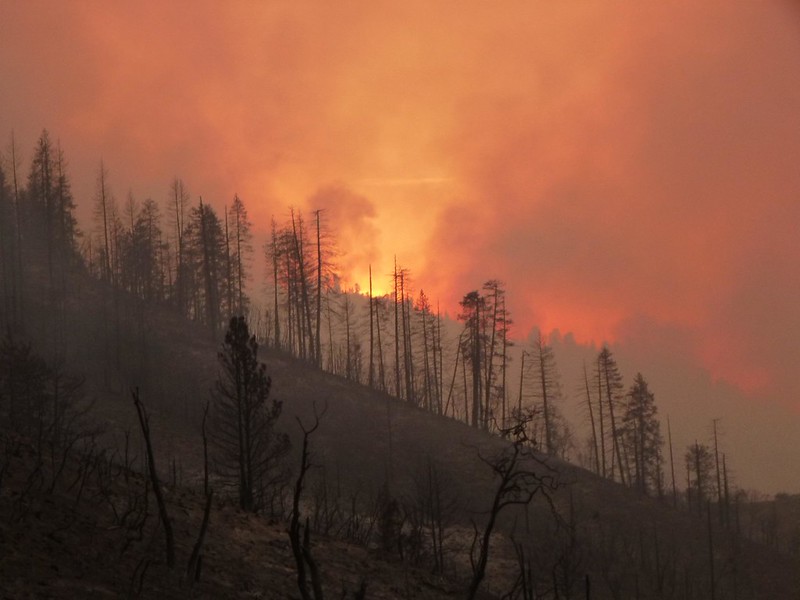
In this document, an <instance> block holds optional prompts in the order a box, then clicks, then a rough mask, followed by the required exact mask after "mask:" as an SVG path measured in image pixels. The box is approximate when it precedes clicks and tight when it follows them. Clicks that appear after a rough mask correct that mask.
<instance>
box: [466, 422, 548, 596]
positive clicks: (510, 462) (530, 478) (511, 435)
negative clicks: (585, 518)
mask: <svg viewBox="0 0 800 600" xmlns="http://www.w3.org/2000/svg"><path fill="white" fill-rule="evenodd" d="M532 419H533V414H532V413H531V412H527V413H525V414H523V415H519V416H518V418H517V420H516V422H515V423H514V424H513V425H512V426H510V427H508V428H506V429H502V430H501V431H500V433H501V435H502V436H503V437H505V438H508V439H510V440H511V443H510V444H509V445H507V446H506V447H505V448H503V450H502V451H501V452H499V453H498V454H497V455H495V456H493V457H484V456H481V455H480V454H479V458H480V460H481V462H483V463H484V464H485V465H486V466H487V467H489V468H490V469H491V471H492V473H493V475H494V477H495V480H496V481H498V483H497V486H496V487H495V492H494V496H493V498H492V505H491V507H490V508H489V510H488V511H487V512H488V516H487V521H486V524H485V525H484V527H483V531H482V532H481V531H480V530H479V529H478V526H477V525H475V524H474V523H473V526H474V528H475V534H474V537H473V540H472V548H471V550H470V564H471V565H472V580H471V581H470V585H469V589H468V592H467V598H468V599H470V600H472V598H475V596H476V594H477V593H478V588H479V587H480V584H481V582H482V581H483V578H484V576H485V575H486V566H487V564H488V561H489V541H490V540H491V536H492V532H493V531H494V528H495V525H496V524H497V519H498V517H499V515H500V513H501V512H503V510H504V509H506V508H508V507H509V506H515V505H516V506H526V505H528V504H530V503H531V501H532V500H533V498H534V496H536V495H537V494H542V495H544V496H545V497H547V498H548V499H549V493H550V492H552V491H555V490H556V489H557V487H558V485H559V481H558V473H557V472H556V471H554V470H553V468H552V467H550V466H548V465H547V464H546V463H544V462H542V461H541V460H540V459H538V458H537V457H536V454H535V453H534V451H533V448H532V445H531V440H530V439H529V438H528V434H527V431H528V427H529V425H530V422H531V420H532Z"/></svg>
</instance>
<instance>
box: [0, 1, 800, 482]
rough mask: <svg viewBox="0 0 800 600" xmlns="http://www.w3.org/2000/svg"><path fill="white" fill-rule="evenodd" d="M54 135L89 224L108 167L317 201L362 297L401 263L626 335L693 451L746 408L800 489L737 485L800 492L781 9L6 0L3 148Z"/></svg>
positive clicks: (453, 301)
mask: <svg viewBox="0 0 800 600" xmlns="http://www.w3.org/2000/svg"><path fill="white" fill-rule="evenodd" d="M190 7H191V8H190ZM44 127H46V128H48V129H49V130H50V132H51V134H52V135H53V136H55V137H57V138H59V139H60V140H61V143H62V146H63V148H64V150H65V153H66V156H67V159H68V160H69V162H70V173H71V175H72V178H73V183H74V187H75V191H76V193H77V196H78V197H77V199H78V202H79V203H80V204H81V205H82V207H83V210H84V214H86V215H88V214H89V210H88V207H89V206H90V205H91V198H92V194H93V189H94V179H95V175H96V172H97V167H98V163H99V161H100V158H101V157H102V158H103V160H104V161H105V164H106V165H107V167H108V168H109V170H110V180H111V183H112V186H113V189H114V190H115V192H116V194H117V196H118V197H119V198H124V197H125V196H126V195H127V193H128V191H129V190H131V191H132V192H133V193H134V194H135V195H136V196H137V197H138V198H140V199H143V198H145V197H147V196H152V197H153V198H155V199H157V200H163V199H164V198H165V197H166V194H167V189H168V186H169V183H170V181H171V179H172V178H173V177H175V176H179V177H182V178H183V179H184V180H185V182H186V183H187V185H188V187H189V189H190V191H191V192H192V194H193V196H194V197H196V196H197V195H202V196H203V197H204V199H206V200H208V201H211V202H212V203H214V204H216V205H217V206H219V207H221V206H222V205H223V203H224V202H229V201H230V199H231V198H232V197H233V194H234V193H235V192H238V193H239V194H240V195H241V197H242V198H243V199H244V201H245V203H246V205H247V206H248V208H249V210H250V213H251V216H252V217H253V219H254V220H255V221H256V223H257V225H258V227H259V228H260V229H262V230H264V229H265V228H266V226H267V224H268V221H269V218H270V216H271V215H273V214H275V215H276V216H278V217H279V218H282V217H283V216H284V215H285V214H287V210H288V209H287V207H288V206H289V205H295V206H298V207H307V208H319V207H324V208H326V211H327V212H326V214H327V215H328V218H329V220H330V223H331V225H332V228H333V229H334V230H335V231H338V232H340V233H339V235H338V237H339V243H340V246H341V250H342V251H343V256H342V258H341V261H340V262H341V265H342V267H343V269H344V270H346V271H349V273H348V275H349V278H350V279H351V280H352V281H359V282H360V283H362V285H363V284H364V283H365V280H366V270H367V265H368V264H369V263H370V262H372V264H373V271H374V272H375V273H379V274H385V273H388V272H389V270H390V265H391V262H392V258H393V256H394V254H397V256H398V260H399V261H400V262H401V263H402V264H404V265H406V266H408V267H409V268H410V269H411V272H412V276H413V278H414V280H415V285H416V287H417V288H418V287H420V286H421V287H424V288H425V289H426V292H428V294H429V295H430V296H431V297H433V298H439V299H440V301H441V302H442V306H443V307H447V308H448V309H449V310H450V311H451V312H455V310H456V307H457V301H458V300H459V299H460V298H461V296H463V294H464V293H465V292H467V291H469V290H471V289H475V288H477V287H479V286H480V285H481V283H482V282H483V281H485V280H487V279H490V278H499V279H502V280H503V281H505V282H506V285H507V288H508V291H509V302H510V307H511V310H512V311H513V315H514V319H515V322H516V324H517V332H518V334H519V335H520V336H522V335H524V334H525V333H527V331H528V330H529V328H530V327H531V326H533V325H539V326H541V327H542V328H543V329H544V330H546V331H550V330H553V329H558V330H560V331H561V332H564V333H566V332H572V334H573V336H574V339H576V340H577V341H578V342H581V343H590V342H595V343H599V342H600V341H602V340H609V341H613V342H614V343H615V344H616V345H617V347H618V348H619V349H620V351H621V352H623V353H625V352H628V355H629V357H630V365H631V367H630V368H631V369H632V370H635V369H639V370H642V371H643V372H644V373H645V375H646V376H647V375H648V374H650V373H652V375H651V377H653V378H655V379H656V380H657V381H658V382H659V383H660V384H661V388H658V387H656V388H655V391H656V393H657V394H658V395H659V400H661V399H662V398H663V402H664V403H665V405H666V406H668V407H670V409H671V410H672V411H673V412H674V413H677V414H683V416H684V417H685V418H686V419H689V420H691V419H692V418H695V417H696V418H697V419H698V423H700V421H701V420H702V424H697V426H696V428H695V430H694V432H687V433H684V437H686V438H687V439H688V438H690V437H692V436H703V435H705V430H704V429H703V428H704V427H705V421H704V420H705V419H706V417H711V416H723V413H724V415H725V418H726V419H728V420H729V421H731V424H730V425H729V427H728V429H729V430H730V433H729V434H728V435H729V437H730V441H729V443H730V444H731V445H733V446H735V445H739V444H741V445H743V446H746V445H747V444H748V443H750V442H748V441H747V439H749V438H747V439H746V438H745V437H741V438H740V437H737V435H741V436H746V435H747V434H748V428H747V427H745V425H744V423H745V422H746V421H741V420H740V421H737V420H736V419H745V418H746V416H747V414H748V411H753V412H754V413H755V414H757V415H758V417H757V418H759V419H762V420H763V423H762V424H761V426H763V428H764V429H763V430H762V429H758V434H754V433H751V437H752V438H753V439H752V440H751V442H752V443H753V444H754V445H756V441H757V440H761V441H763V442H764V444H763V448H764V449H763V450H762V458H763V457H766V456H768V455H769V454H768V452H771V451H772V450H770V449H777V448H779V447H780V448H783V449H784V454H782V455H781V456H780V458H779V459H778V462H780V464H781V465H782V466H781V467H780V469H782V470H779V471H776V472H775V473H773V474H770V475H765V474H764V472H765V471H766V469H764V468H763V465H759V464H758V463H757V462H756V461H755V458H752V456H751V459H752V462H751V463H747V459H746V458H745V456H742V457H741V458H740V459H739V460H740V464H741V465H742V468H741V469H740V470H742V471H743V475H742V476H743V478H747V481H748V482H752V485H762V486H764V487H766V488H772V489H775V488H778V487H783V488H787V489H793V490H797V489H800V468H798V466H797V464H796V461H795V460H794V459H796V457H797V455H798V453H800V441H798V440H796V439H794V438H800V417H798V414H800V381H798V378H797V376H796V372H797V368H796V362H797V361H798V360H800V352H799V351H798V350H799V348H798V345H800V341H798V340H800V241H798V239H797V237H798V232H799V231H800V168H798V164H800V11H798V10H797V7H796V6H795V5H793V4H790V3H789V2H785V3H784V2H778V1H777V0H776V1H772V2H768V1H764V2H754V1H750V0H748V1H741V2H733V1H731V0H725V1H720V2H713V1H704V2H658V3H656V2H613V1H609V0H603V1H597V2H589V1H576V2H549V1H544V0H543V1H532V0H524V1H507V2H500V3H497V2H483V1H477V0H476V1H474V2H464V1H459V2H447V1H441V2H430V1H427V0H426V1H422V0H405V1H402V2H388V1H372V2H366V1H365V2H327V1H317V2H296V1H286V2H278V1H261V2H256V1H252V2H210V1H206V2H202V1H195V2H192V3H184V2H136V3H131V2H111V1H109V0H105V1H103V2H91V1H88V0H82V1H80V2H58V1H56V0H52V1H36V0H28V1H24V2H23V1H10V0H0V135H2V136H3V138H4V139H6V140H7V139H9V138H10V132H11V131H12V130H14V131H15V134H16V137H17V140H18V143H19V144H20V145H21V146H22V148H23V149H24V150H25V152H27V153H28V155H29V154H30V150H31V148H32V147H33V144H34V142H35V139H36V137H37V136H38V134H39V132H40V131H41V129H42V128H44ZM5 145H6V142H3V144H2V145H0V146H2V147H5ZM627 374H628V376H629V377H632V375H633V373H630V372H629V373H627ZM688 382H694V383H693V384H692V385H689V383H688ZM695 384H696V385H695ZM570 385H571V384H570ZM692 394H694V397H692ZM678 395H680V397H677V396H678ZM698 406H702V407H703V408H702V409H698V412H697V413H695V412H693V411H694V410H695V407H698ZM662 410H663V409H662ZM729 415H734V416H733V417H730V416H729ZM777 424H780V426H782V427H784V428H787V427H788V429H787V430H785V431H784V430H781V431H782V433H781V434H780V435H775V434H774V433H773V434H770V433H769V432H768V431H766V430H767V429H769V428H771V427H773V426H777ZM792 427H794V429H792ZM737 428H740V429H741V430H742V431H741V432H739V434H737V433H736V431H738V429H737ZM793 433H794V434H796V435H793ZM739 454H740V455H744V454H750V455H751V454H752V453H751V452H750V450H747V451H743V450H740V453H739ZM790 457H791V461H792V462H791V463H789V462H788V461H789V460H790ZM773 470H775V468H773ZM779 481H784V482H786V485H781V484H779ZM790 481H791V483H790Z"/></svg>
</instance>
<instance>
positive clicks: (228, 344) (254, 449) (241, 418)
mask: <svg viewBox="0 0 800 600" xmlns="http://www.w3.org/2000/svg"><path fill="white" fill-rule="evenodd" d="M218 358H219V364H220V372H219V376H218V379H217V382H216V385H215V387H214V389H213V392H212V396H213V399H214V403H213V405H212V411H213V413H212V414H213V419H212V424H213V429H212V440H213V442H214V443H215V445H216V447H217V450H218V465H219V467H220V475H221V476H222V477H223V480H224V482H225V483H226V484H227V485H229V486H232V487H235V488H236V490H237V496H238V500H239V506H240V508H241V509H242V510H246V511H254V510H257V509H259V508H260V507H262V506H263V505H264V501H265V498H266V494H268V493H269V492H270V489H269V488H270V486H271V485H273V484H274V483H275V478H276V474H277V473H278V472H279V462H280V460H281V458H282V457H283V456H284V455H285V454H286V453H287V452H288V450H289V438H288V437H287V436H286V434H283V433H279V432H277V431H276V430H275V425H276V422H277V420H278V418H279V417H280V415H281V411H282V409H283V403H282V402H281V401H279V400H275V399H272V400H270V388H271V385H272V380H271V379H270V377H269V376H268V375H267V372H266V365H265V364H264V363H262V362H260V361H259V360H258V342H257V341H256V338H255V336H254V335H251V334H250V331H249V329H248V326H247V321H246V320H245V318H244V317H242V316H239V317H233V318H232V319H231V320H230V324H229V326H228V331H227V333H226V334H225V341H224V343H223V344H222V349H221V350H220V352H219V354H218Z"/></svg>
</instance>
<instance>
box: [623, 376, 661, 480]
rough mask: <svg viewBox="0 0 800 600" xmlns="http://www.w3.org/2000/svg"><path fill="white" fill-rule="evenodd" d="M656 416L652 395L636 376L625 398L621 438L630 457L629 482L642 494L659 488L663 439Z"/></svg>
mask: <svg viewBox="0 0 800 600" xmlns="http://www.w3.org/2000/svg"><path fill="white" fill-rule="evenodd" d="M657 414H658V408H657V407H656V403H655V395H654V394H653V393H652V392H651V391H650V389H649V387H648V385H647V381H645V379H644V377H642V374H641V373H638V374H637V375H636V379H635V380H634V383H633V386H632V387H631V389H630V391H629V392H628V395H627V404H626V406H625V412H624V413H623V415H622V435H623V440H624V446H625V448H626V454H627V455H628V456H629V457H630V456H632V457H633V461H632V462H633V464H632V465H631V466H632V467H633V473H631V472H629V473H628V477H629V480H630V483H631V485H633V486H635V487H636V488H637V489H638V490H639V491H640V492H641V493H643V494H647V493H648V492H651V491H657V490H660V489H661V479H660V478H661V446H662V444H663V440H662V438H661V424H660V422H659V420H658V417H657Z"/></svg>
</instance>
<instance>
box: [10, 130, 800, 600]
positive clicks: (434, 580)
mask: <svg viewBox="0 0 800 600" xmlns="http://www.w3.org/2000/svg"><path fill="white" fill-rule="evenodd" d="M32 156H33V158H32V160H31V161H30V165H29V167H28V169H23V166H22V165H21V164H19V161H18V159H17V149H16V148H15V146H12V149H11V152H10V156H9V157H7V158H8V159H9V160H7V161H6V164H5V165H4V168H3V169H2V170H0V235H1V236H2V239H1V240H0V252H2V255H1V256H0V262H2V272H1V273H0V274H1V275H2V313H0V324H2V327H3V330H4V332H5V335H4V338H3V342H2V347H0V419H1V420H0V425H1V426H2V431H1V432H0V434H2V455H0V461H2V463H1V464H0V476H1V477H2V478H1V479H0V485H1V486H2V487H0V509H2V514H1V515H0V516H1V517H2V519H0V521H2V525H0V526H1V527H2V529H0V545H2V548H3V552H2V558H0V561H3V562H2V563H0V570H2V571H3V572H9V573H12V574H13V575H12V578H9V579H7V580H6V581H7V583H0V586H4V585H5V586H7V590H8V594H10V595H11V596H12V597H15V596H21V597H24V596H31V597H40V596H41V597H51V596H57V597H74V596H75V595H76V594H79V595H84V594H85V595H86V596H87V597H89V596H90V595H91V594H96V595H98V596H101V595H104V594H105V595H111V596H115V595H116V596H119V595H123V594H127V596H128V597H137V596H142V597H169V596H173V597H185V596H187V595H189V594H194V595H196V596H199V597H200V596H202V597H267V598H269V597H303V598H316V599H317V600H320V599H321V598H322V596H323V595H326V596H328V597H341V594H342V593H345V594H346V595H347V596H346V597H361V598H365V597H366V598H372V597H376V598H391V597H400V598H419V597H430V598H435V597H485V598H495V597H497V598H500V597H505V598H583V597H587V596H588V594H589V593H591V598H631V597H641V598H714V597H716V598H743V599H744V598H792V597H797V589H798V582H797V580H796V577H797V576H796V573H797V572H798V569H797V568H796V567H797V560H798V555H797V547H796V544H794V545H793V544H792V543H790V542H791V540H792V539H794V537H796V535H797V529H796V527H794V528H793V527H792V526H785V525H783V523H785V521H784V522H782V523H781V524H780V525H779V524H778V521H777V516H776V517H775V519H774V521H775V524H774V525H770V523H771V522H772V521H770V520H769V519H771V518H772V514H773V513H770V512H769V511H768V510H767V511H764V510H761V509H760V508H759V506H758V505H755V504H751V503H749V502H748V498H746V497H745V495H744V494H743V493H741V492H740V491H739V490H737V489H736V487H735V486H734V485H733V483H732V481H730V478H729V475H728V473H729V465H728V464H727V461H726V456H725V454H724V452H721V451H720V448H719V447H718V445H717V443H716V442H717V440H716V436H715V437H714V438H712V439H711V440H709V441H708V443H700V442H698V443H696V444H694V445H693V446H691V447H689V448H685V449H678V448H673V446H672V443H671V433H670V426H669V424H666V423H662V421H661V417H660V415H659V413H658V410H657V405H656V401H655V395H654V393H653V392H652V391H651V390H650V388H649V386H648V382H647V380H646V379H645V377H644V376H643V375H641V374H638V375H637V376H636V377H635V378H633V380H632V383H631V384H630V386H628V385H626V384H625V383H624V379H623V375H622V374H621V373H620V370H619V367H618V366H617V363H616V361H615V357H614V355H613V352H612V349H611V348H609V347H608V346H605V347H603V348H602V349H601V350H600V351H599V353H598V354H597V356H596V360H595V362H594V364H590V365H586V366H585V367H584V371H583V372H584V378H583V381H582V384H583V385H582V387H581V394H582V396H583V398H584V400H583V405H584V407H585V413H586V414H585V417H586V423H585V424H581V427H576V426H575V425H573V424H570V423H568V422H567V419H566V418H565V417H564V415H563V413H562V411H561V407H560V403H561V402H562V397H563V390H562V382H561V381H560V378H559V375H558V366H557V362H556V356H555V354H554V352H553V350H552V348H551V347H550V346H549V345H548V342H547V340H546V339H545V338H544V337H542V336H541V335H540V336H538V337H537V338H536V339H533V340H532V343H531V345H530V347H526V348H524V349H523V351H521V352H519V351H514V350H513V349H512V342H511V326H512V318H511V315H510V314H509V311H508V310H507V309H506V303H505V294H506V292H505V290H504V287H503V284H502V283H501V282H499V281H496V280H493V279H488V280H487V282H486V284H485V285H484V286H483V287H482V288H481V289H480V290H473V291H467V292H466V293H465V295H464V298H463V301H462V302H461V313H460V314H459V316H458V320H457V322H453V321H450V320H447V319H445V318H444V317H443V316H442V315H441V314H440V312H439V310H438V309H434V306H433V304H434V303H433V302H432V301H431V299H429V298H428V297H427V296H426V295H425V293H424V292H423V283H420V282H413V285H412V280H411V275H410V274H409V273H408V271H407V270H406V269H404V268H403V267H402V266H400V265H398V266H397V267H396V268H395V270H394V272H393V273H392V274H391V279H390V289H391V292H390V293H389V294H386V295H377V294H373V292H372V290H371V289H369V290H367V293H366V294H363V293H362V290H348V289H344V288H343V287H342V285H341V284H340V281H339V277H338V275H337V273H336V269H335V262H336V261H335V236H336V232H334V231H328V230H326V225H325V213H324V212H320V211H317V212H314V213H312V214H311V215H302V214H300V213H299V212H296V211H291V212H290V213H289V217H288V219H287V220H286V221H285V222H278V221H276V222H274V223H273V227H272V233H271V235H270V237H269V240H268V241H267V243H266V244H265V246H264V247H263V248H255V247H254V246H255V244H254V242H253V237H252V235H251V224H250V223H249V220H248V217H247V210H246V208H245V204H244V201H243V200H242V199H240V198H238V197H234V198H233V199H232V201H231V203H230V205H229V206H226V207H224V208H223V209H222V210H219V211H218V210H215V209H214V208H213V207H212V205H211V204H209V203H207V202H204V201H203V200H202V199H199V198H198V199H197V201H196V202H195V201H192V200H191V197H190V196H189V194H188V191H187V189H186V186H185V184H184V183H183V182H182V181H181V180H179V179H176V180H175V181H174V182H173V183H172V185H171V187H170V194H169V197H168V198H167V201H166V202H165V203H162V204H159V203H157V202H155V201H153V200H151V199H146V200H144V201H142V202H138V201H137V200H136V199H135V198H133V197H132V196H129V197H128V198H127V199H126V201H125V202H120V201H117V200H116V199H115V197H114V194H113V191H112V187H111V184H110V175H109V172H108V171H107V170H106V167H105V166H104V165H102V164H101V166H100V168H99V170H98V173H97V175H98V176H97V193H96V197H95V198H94V208H95V211H94V220H93V222H91V223H85V224H79V223H78V222H77V220H76V217H75V199H74V198H73V197H72V194H71V190H70V180H69V175H68V173H67V169H66V165H67V161H66V159H65V157H64V154H63V152H62V151H61V148H60V144H54V143H53V142H52V141H51V139H50V137H49V135H48V134H47V133H46V132H45V133H43V134H42V136H41V137H40V139H39V141H38V143H37V146H36V148H35V149H34V152H33V155H32ZM262 251H263V252H262ZM257 263H259V264H263V265H266V267H267V269H266V272H267V273H268V274H269V273H271V279H268V281H267V282H266V284H265V282H263V281H259V280H258V277H260V276H259V275H257V274H258V273H260V269H258V268H256V264H257ZM370 284H372V280H371V279H370ZM263 285H266V287H267V290H268V296H269V302H268V304H267V305H266V306H258V305H257V304H256V303H255V302H254V301H253V298H254V297H255V296H256V294H254V293H253V290H257V289H258V288H259V287H260V286H263ZM412 290H413V291H412ZM517 350H519V349H517ZM512 354H513V357H512ZM512 358H513V359H516V360H512ZM579 429H580V430H586V431H588V435H587V436H586V439H580V436H579V435H577V434H576V433H575V432H576V431H578V430H579ZM714 431H715V430H714ZM570 460H572V461H574V462H575V463H580V466H578V465H577V464H573V463H571V462H569V461H570ZM676 463H677V466H678V467H680V468H681V469H683V468H684V467H685V470H681V471H679V472H681V473H685V474H686V481H680V480H679V479H678V477H676ZM783 512H785V513H787V514H791V512H790V511H788V510H787V511H783ZM774 514H775V515H777V512H776V513H774ZM765 528H771V529H770V532H774V534H772V533H769V534H768V533H766V529H765ZM793 536H794V537H793ZM117 551H119V557H118V558H117V559H116V560H111V559H110V555H111V554H113V553H115V552H117ZM254 557H257V558H258V560H255V559H254ZM96 565H102V567H101V568H96V569H94V568H93V567H94V566H96ZM65 582H67V583H65ZM588 590H590V591H588Z"/></svg>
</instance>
